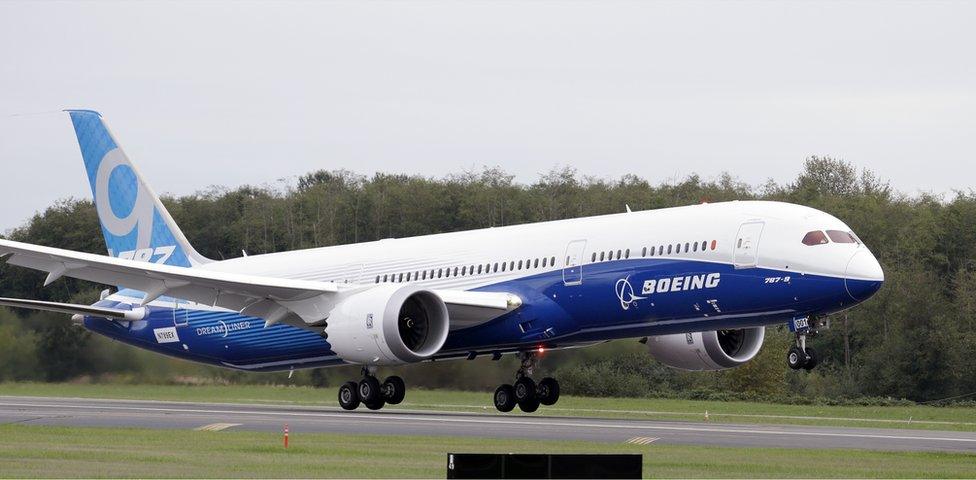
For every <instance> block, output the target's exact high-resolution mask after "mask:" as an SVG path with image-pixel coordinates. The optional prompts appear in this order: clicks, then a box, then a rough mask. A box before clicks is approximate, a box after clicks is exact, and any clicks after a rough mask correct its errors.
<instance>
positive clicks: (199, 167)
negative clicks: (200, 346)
mask: <svg viewBox="0 0 976 480" xmlns="http://www.w3.org/2000/svg"><path fill="white" fill-rule="evenodd" d="M974 24H976V3H929V2H926V3H891V2H885V3H871V2H853V3H840V2H831V3H821V2H817V3H790V2H775V3H774V2H760V3H746V2H723V3H688V2H681V3H661V2H640V3H624V2H618V3H613V2H594V3H587V2H529V3H499V2H490V3H480V2H392V3H363V2H354V3H343V2H340V3H290V4H281V3H274V4H263V3H206V4H198V3H190V2H184V3H162V4H160V3H144V2H133V3H55V2H30V3H17V2H10V1H7V2H0V165H2V168H3V169H2V174H0V175H3V177H4V181H3V183H2V187H0V231H3V230H6V229H8V228H11V227H15V226H17V225H19V224H21V223H22V222H23V221H24V220H25V219H26V218H27V217H29V216H30V215H31V214H33V212H34V211H36V210H38V209H43V208H44V207H46V206H48V205H49V204H51V203H52V202H53V201H54V200H55V199H58V198H62V197H66V196H76V197H85V198H87V197H88V196H89V195H90V193H89V192H88V190H87V183H86V181H85V178H84V170H83V168H82V163H81V156H80V154H79V152H78V148H77V146H76V144H75V140H74V134H73V132H72V130H71V127H70V122H69V120H68V118H67V116H66V115H64V114H56V113H49V114H38V115H23V114H30V113H37V112H50V111H54V110H58V109H60V108H64V107H79V108H92V109H96V110H99V111H101V112H102V113H103V114H104V115H105V116H106V118H107V120H108V121H109V123H110V125H111V126H112V127H113V130H114V131H115V133H116V135H117V136H119V138H120V141H121V142H122V144H123V146H124V147H125V149H126V151H127V152H128V153H129V155H130V157H132V158H133V160H134V161H135V162H136V163H137V164H138V165H139V167H140V168H141V170H142V171H143V173H144V174H145V175H146V176H147V177H148V179H149V181H150V183H151V184H152V185H153V186H154V187H155V189H156V190H157V191H160V192H169V193H174V194H184V193H191V192H193V191H196V190H199V189H201V188H205V187H207V186H208V185H214V184H219V185H227V186H237V185H240V184H244V183H252V184H263V183H274V182H275V180H276V179H279V178H288V177H294V176H295V175H300V174H303V173H307V172H308V171H310V170H313V169H319V168H325V169H338V168H345V169H349V170H353V171H357V172H360V173H365V174H369V173H372V172H375V171H377V170H380V171H396V172H408V173H419V174H424V175H438V176H439V175H442V174H444V173H446V172H459V171H461V170H464V169H478V168H480V167H481V166H482V165H486V164H487V165H499V166H501V167H503V168H504V169H506V170H508V171H509V172H511V173H514V174H516V175H517V178H518V179H519V180H521V181H532V180H534V179H535V178H537V175H538V173H540V172H544V171H547V170H549V169H550V168H552V167H553V166H554V165H557V164H562V165H572V166H575V167H576V168H578V169H579V170H580V171H581V173H584V174H587V175H598V176H605V177H618V176H620V175H623V174H625V173H635V174H637V175H640V176H643V177H646V178H648V179H650V180H652V181H654V182H660V181H665V180H667V179H669V178H673V177H682V176H684V175H687V174H689V173H693V172H697V173H699V174H702V175H704V176H706V177H714V176H717V175H718V174H720V173H721V172H722V171H730V172H732V173H733V174H735V175H737V176H738V177H740V178H741V179H743V180H745V181H747V182H750V183H753V184H758V183H761V182H762V181H764V180H765V179H767V178H773V179H775V180H778V181H788V180H791V179H792V178H794V177H795V175H796V174H797V172H798V171H799V169H800V167H801V163H802V160H803V158H804V157H806V156H807V155H810V154H825V155H833V156H837V157H841V158H844V159H847V160H850V161H852V162H854V163H855V164H857V165H858V166H861V167H866V168H869V169H872V170H874V171H876V172H877V173H879V174H880V175H881V176H882V177H884V178H887V179H890V180H891V182H892V184H893V185H894V186H896V187H897V188H899V189H901V190H903V191H906V192H917V191H919V190H923V191H934V192H944V191H950V190H952V189H969V188H971V187H973V186H974V183H976V180H974V178H973V172H974V168H973V166H972V163H973V160H976V158H974V157H976V155H974V153H976V146H974V137H976V54H974V46H976V28H973V25H974Z"/></svg>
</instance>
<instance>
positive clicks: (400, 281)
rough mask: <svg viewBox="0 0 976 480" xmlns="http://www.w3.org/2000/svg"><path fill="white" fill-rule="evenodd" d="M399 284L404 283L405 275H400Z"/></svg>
mask: <svg viewBox="0 0 976 480" xmlns="http://www.w3.org/2000/svg"><path fill="white" fill-rule="evenodd" d="M398 282H399V283H403V274H402V273H401V274H400V280H398Z"/></svg>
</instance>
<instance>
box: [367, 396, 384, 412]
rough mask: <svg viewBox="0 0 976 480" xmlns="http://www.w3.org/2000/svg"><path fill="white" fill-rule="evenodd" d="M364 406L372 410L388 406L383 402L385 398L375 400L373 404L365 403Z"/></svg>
mask: <svg viewBox="0 0 976 480" xmlns="http://www.w3.org/2000/svg"><path fill="white" fill-rule="evenodd" d="M363 405H366V408H368V409H370V410H379V409H381V408H383V406H384V405H386V402H385V401H384V400H383V397H380V398H377V399H376V400H373V401H372V402H363Z"/></svg>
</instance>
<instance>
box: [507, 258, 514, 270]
mask: <svg viewBox="0 0 976 480" xmlns="http://www.w3.org/2000/svg"><path fill="white" fill-rule="evenodd" d="M512 270H515V260H512V261H511V262H508V271H512Z"/></svg>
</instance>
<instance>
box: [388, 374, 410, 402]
mask: <svg viewBox="0 0 976 480" xmlns="http://www.w3.org/2000/svg"><path fill="white" fill-rule="evenodd" d="M382 389H383V399H384V400H386V403H389V404H390V405H396V404H398V403H400V402H402V401H403V397H405V396H406V395H407V385H406V384H405V383H403V379H402V378H400V377H398V376H396V375H393V376H390V377H386V380H385V381H384V382H383V387H382Z"/></svg>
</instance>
